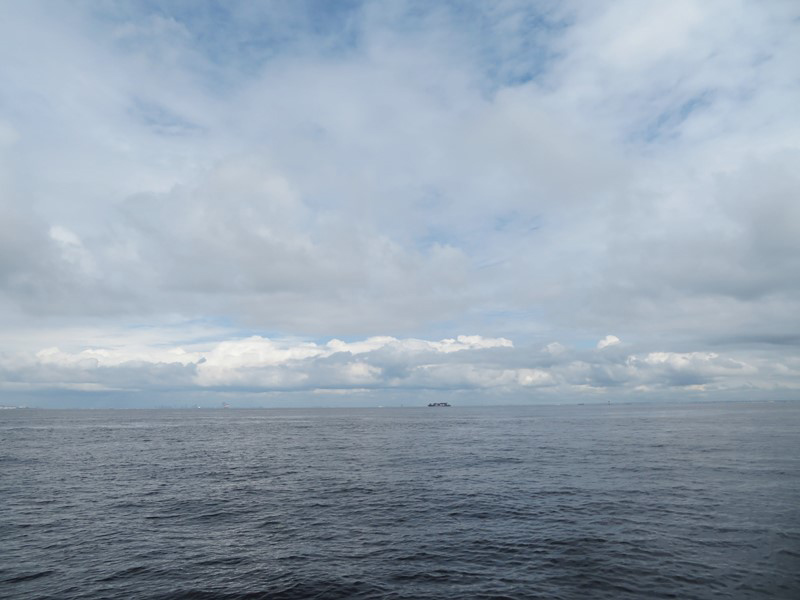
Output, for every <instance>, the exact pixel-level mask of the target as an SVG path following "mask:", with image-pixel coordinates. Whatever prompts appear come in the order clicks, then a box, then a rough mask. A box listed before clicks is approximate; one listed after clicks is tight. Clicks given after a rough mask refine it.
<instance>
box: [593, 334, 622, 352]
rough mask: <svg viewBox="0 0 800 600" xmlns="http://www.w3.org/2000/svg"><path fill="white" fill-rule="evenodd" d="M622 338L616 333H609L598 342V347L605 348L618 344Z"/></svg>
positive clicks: (599, 348)
mask: <svg viewBox="0 0 800 600" xmlns="http://www.w3.org/2000/svg"><path fill="white" fill-rule="evenodd" d="M619 342H620V340H619V338H618V337H617V336H615V335H607V336H606V337H604V338H603V339H602V340H600V341H599V342H597V349H598V350H602V349H603V348H607V347H608V346H616V345H617V344H619Z"/></svg>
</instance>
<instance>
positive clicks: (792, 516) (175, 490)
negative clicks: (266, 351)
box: [0, 403, 800, 599]
mask: <svg viewBox="0 0 800 600" xmlns="http://www.w3.org/2000/svg"><path fill="white" fill-rule="evenodd" d="M0 438H1V439H2V447H1V448H0V500H2V502H0V517H1V518H0V540H2V541H0V595H4V596H5V597H9V598H26V599H27V598H59V599H61V598H86V599H89V598H92V599H100V598H104V599H117V598H119V599H123V598H125V599H131V598H202V599H234V598H287V599H288V598H585V597H592V598H725V597H729V598H775V597H777V598H798V597H800V508H799V507H800V403H773V404H770V403H753V404H705V405H702V404H694V405H643V404H640V405H613V404H612V405H610V406H608V405H584V406H540V407H513V408H511V407H508V408H461V407H453V408H427V407H423V408H406V409H387V408H384V409H378V408H375V409H327V410H321V409H320V410H300V409H298V410H236V409H231V410H216V411H212V410H183V411H164V410H158V411H156V410H153V411H145V410H143V411H134V410H131V411H34V410H6V411H2V412H1V413H0Z"/></svg>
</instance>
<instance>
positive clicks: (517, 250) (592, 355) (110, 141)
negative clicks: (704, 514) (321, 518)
mask: <svg viewBox="0 0 800 600" xmlns="http://www.w3.org/2000/svg"><path fill="white" fill-rule="evenodd" d="M0 81H2V82H3V84H2V86H0V404H3V405H27V406H42V407H99V406H103V407H131V406H143V407H144V406H194V405H200V406H220V405H221V403H222V402H228V403H230V404H231V405H232V406H309V405H314V406H339V405H346V406H361V405H363V406H375V405H387V406H389V405H405V406H414V405H422V404H425V403H427V402H433V401H448V402H451V403H455V404H461V405H468V404H530V403H560V402H608V401H613V402H617V401H662V400H675V401H685V400H705V401H714V400H791V399H800V109H798V107H800V5H799V4H798V3H797V2H794V1H791V0H786V1H782V0H769V1H766V2H764V1H744V0H697V1H693V0H671V1H669V2H667V1H663V2H639V1H638V0H618V1H613V2H603V1H598V2H569V1H567V2H547V1H542V2H537V1H525V2H518V1H515V0H497V1H495V2H482V1H480V2H479V1H474V2H470V1H443V2H435V3H434V2H423V1H419V2H417V1H406V2H400V1H391V0H387V1H383V0H382V1H375V2H372V1H364V2H362V1H355V0H352V1H351V0H341V1H333V2H330V1H322V0H319V1H311V0H308V1H302V0H298V1H294V0H292V1H289V0H285V1H280V0H278V1H272V2H270V1H265V2H240V1H229V2H210V1H199V2H196V1H193V0H192V1H189V0H185V1H184V0H172V1H158V2H156V1H153V2H150V1H146V0H141V1H128V2H126V1H116V0H115V1H110V0H109V1H105V0H92V1H89V0H87V1H81V0H75V1H71V2H57V1H55V0H52V1H49V2H42V1H38V0H31V1H26V2H14V1H12V0H0Z"/></svg>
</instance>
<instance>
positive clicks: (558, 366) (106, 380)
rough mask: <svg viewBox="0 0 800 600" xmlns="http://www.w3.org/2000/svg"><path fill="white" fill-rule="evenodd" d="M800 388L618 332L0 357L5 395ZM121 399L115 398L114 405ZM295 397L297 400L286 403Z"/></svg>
mask: <svg viewBox="0 0 800 600" xmlns="http://www.w3.org/2000/svg"><path fill="white" fill-rule="evenodd" d="M798 389H800V359H797V358H788V359H787V358H785V359H783V360H782V361H778V362H776V361H774V360H768V359H767V358H763V357H758V356H750V357H747V358H741V357H737V356H732V355H725V354H719V353H715V352H664V351H651V352H641V351H635V352H634V351H630V349H627V348H626V345H625V344H624V343H623V342H622V341H621V340H619V338H617V337H616V336H613V335H609V336H607V337H605V338H603V339H602V340H600V341H599V342H598V343H597V345H596V347H595V348H591V349H588V350H586V349H584V350H581V349H575V348H570V347H568V346H566V345H563V344H561V343H558V342H551V343H549V344H546V345H545V346H543V347H541V348H530V347H528V348H516V347H515V346H514V344H513V343H512V341H511V340H509V339H506V338H488V337H482V336H478V335H461V336H458V337H456V338H449V339H442V340H422V339H410V338H409V339H398V338H395V337H389V336H378V337H370V338H366V339H364V340H359V341H351V342H346V341H342V340H338V339H332V340H330V341H328V342H325V343H315V342H309V341H302V340H292V339H270V338H267V337H261V336H251V337H246V338H241V339H231V340H225V341H219V342H215V343H213V344H210V345H207V346H206V347H200V346H198V345H189V346H187V347H179V346H175V347H139V348H137V349H132V348H126V347H121V348H86V349H83V350H79V351H72V352H67V351H62V350H60V349H58V348H56V347H50V348H45V349H42V350H40V351H38V352H35V353H28V354H16V355H8V354H7V355H5V356H3V357H2V359H0V393H2V394H3V396H5V397H9V395H13V394H15V393H17V394H19V393H26V392H36V391H42V390H46V391H49V392H52V391H54V390H70V391H80V392H106V393H114V392H125V393H127V394H133V395H134V396H136V395H140V396H141V403H142V404H143V405H146V404H147V401H148V400H147V398H148V393H152V392H183V393H190V394H191V393H193V392H196V393H201V392H202V393H205V394H208V393H210V394H215V393H236V394H242V395H243V396H246V395H248V394H262V393H271V392H287V393H288V392H307V393H314V394H320V393H323V394H324V393H331V394H342V393H352V394H359V393H364V392H370V391H375V392H377V391H381V392H382V393H384V392H386V391H389V390H394V391H397V392H402V391H406V392H425V393H428V392H430V393H457V392H464V391H467V392H472V393H473V395H472V398H473V399H474V400H475V401H480V400H483V401H485V402H495V401H498V399H503V398H505V399H506V400H509V399H510V400H514V401H521V400H526V401H530V402H536V401H537V400H538V401H559V400H561V399H563V398H569V397H574V396H575V395H582V396H586V395H587V394H589V395H597V394H609V395H625V396H627V397H637V398H642V399H647V398H653V399H657V398H659V397H662V396H663V394H665V393H670V392H687V391H688V392H693V393H703V392H720V391H723V392H724V391H731V390H739V391H742V392H747V391H759V390H760V391H764V392H768V391H773V392H774V391H781V390H782V391H790V390H798ZM111 403H112V404H113V402H111ZM287 403H289V404H290V403H291V400H290V399H288V400H287Z"/></svg>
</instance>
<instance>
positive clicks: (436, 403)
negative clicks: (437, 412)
mask: <svg viewBox="0 0 800 600" xmlns="http://www.w3.org/2000/svg"><path fill="white" fill-rule="evenodd" d="M428 406H450V405H449V404H448V403H447V402H431V403H430V404H428Z"/></svg>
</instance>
